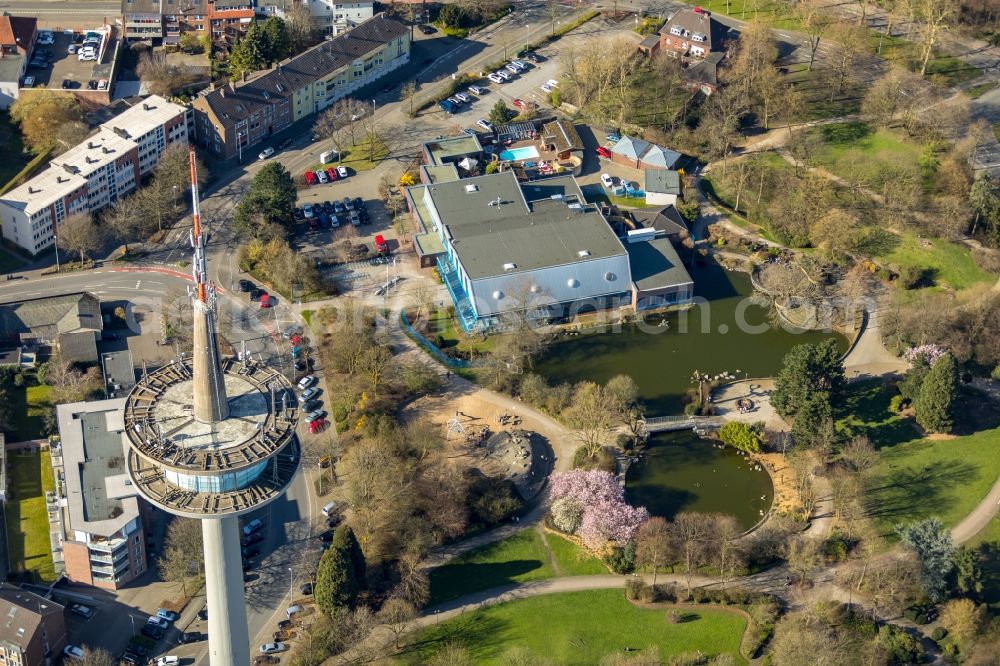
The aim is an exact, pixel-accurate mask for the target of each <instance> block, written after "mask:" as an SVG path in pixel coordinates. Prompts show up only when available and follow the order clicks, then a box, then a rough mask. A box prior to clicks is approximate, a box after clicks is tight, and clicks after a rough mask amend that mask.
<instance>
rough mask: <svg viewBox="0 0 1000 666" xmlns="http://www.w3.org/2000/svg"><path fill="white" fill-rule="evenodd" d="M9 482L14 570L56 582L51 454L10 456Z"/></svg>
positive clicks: (9, 545) (10, 547) (9, 544)
mask: <svg viewBox="0 0 1000 666" xmlns="http://www.w3.org/2000/svg"><path fill="white" fill-rule="evenodd" d="M7 460H8V464H9V465H10V471H9V474H8V477H7V478H8V479H9V481H8V483H9V484H10V489H11V491H12V494H13V499H12V500H11V501H9V502H7V505H6V511H7V553H8V555H9V556H10V568H11V571H14V572H18V571H24V572H30V573H31V574H32V575H33V577H34V579H35V580H41V581H46V582H49V581H53V580H55V569H54V568H53V566H52V546H51V544H50V543H49V519H48V513H47V512H46V509H45V492H46V491H48V490H54V489H55V481H54V479H53V476H52V463H51V461H50V458H49V453H48V451H43V452H41V453H34V454H32V455H24V456H22V455H17V454H16V453H14V452H13V451H12V452H11V453H10V454H9V455H8V456H7Z"/></svg>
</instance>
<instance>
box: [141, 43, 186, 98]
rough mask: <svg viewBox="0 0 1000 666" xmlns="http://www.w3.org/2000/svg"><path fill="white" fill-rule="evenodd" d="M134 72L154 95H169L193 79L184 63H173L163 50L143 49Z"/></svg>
mask: <svg viewBox="0 0 1000 666" xmlns="http://www.w3.org/2000/svg"><path fill="white" fill-rule="evenodd" d="M136 73H137V74H138V75H139V78H140V79H141V80H142V82H143V83H144V84H145V85H146V88H147V89H148V90H149V91H150V92H151V93H153V94H154V95H162V96H164V97H169V96H171V95H173V94H174V93H175V92H177V91H178V90H180V89H181V88H183V87H184V86H186V85H188V84H189V83H191V82H192V81H193V76H192V75H191V71H190V70H189V69H188V68H187V67H186V66H184V65H175V64H173V63H171V62H170V61H169V60H168V59H167V54H166V53H163V52H158V51H157V52H154V51H149V50H147V51H144V52H143V53H142V55H140V56H139V64H138V65H137V66H136Z"/></svg>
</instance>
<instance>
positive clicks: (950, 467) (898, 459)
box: [865, 428, 1000, 537]
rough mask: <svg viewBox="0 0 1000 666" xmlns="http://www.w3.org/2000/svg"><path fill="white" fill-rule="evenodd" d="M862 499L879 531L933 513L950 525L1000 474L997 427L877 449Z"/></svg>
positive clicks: (999, 443) (960, 517)
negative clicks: (877, 457) (878, 456)
mask: <svg viewBox="0 0 1000 666" xmlns="http://www.w3.org/2000/svg"><path fill="white" fill-rule="evenodd" d="M881 454H882V457H881V461H880V463H879V465H878V466H877V467H876V468H875V469H874V470H873V473H872V480H871V481H870V482H869V484H868V491H867V497H866V498H865V501H866V507H867V511H868V514H869V515H870V516H872V517H873V518H874V519H875V521H876V523H877V525H878V527H879V529H880V531H881V532H882V533H883V534H886V535H888V536H890V537H891V536H892V535H893V534H894V532H893V526H894V525H895V524H897V523H900V522H913V521H916V520H920V519H922V518H928V517H930V516H937V517H938V518H940V519H941V521H942V522H943V523H944V524H945V525H947V526H948V527H952V526H954V525H956V524H958V522H959V521H960V520H961V519H962V518H964V517H965V516H966V515H967V514H968V513H969V512H970V511H971V510H972V509H973V507H975V506H976V505H977V504H978V503H979V502H980V500H982V499H983V498H984V497H985V496H986V493H987V492H989V489H990V487H991V486H992V485H993V483H994V481H996V479H997V476H998V475H1000V428H996V429H993V430H984V431H982V432H977V433H975V434H974V435H968V436H966V437H956V438H954V439H939V440H929V439H918V440H913V441H910V442H906V443H903V444H896V445H895V446H889V447H883V448H882V449H881Z"/></svg>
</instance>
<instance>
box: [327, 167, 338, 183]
mask: <svg viewBox="0 0 1000 666" xmlns="http://www.w3.org/2000/svg"><path fill="white" fill-rule="evenodd" d="M325 171H326V177H327V178H329V179H330V182H331V183H332V182H333V181H335V180H337V170H336V169H335V168H333V167H327V168H326V169H325Z"/></svg>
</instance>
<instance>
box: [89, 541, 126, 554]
mask: <svg viewBox="0 0 1000 666" xmlns="http://www.w3.org/2000/svg"><path fill="white" fill-rule="evenodd" d="M127 544H128V540H127V539H108V540H106V541H89V542H87V548H89V549H90V550H99V551H101V552H102V553H110V552H111V551H114V550H118V549H119V548H121V547H122V546H125V545H127Z"/></svg>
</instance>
